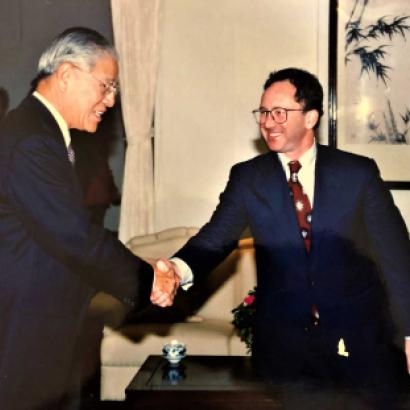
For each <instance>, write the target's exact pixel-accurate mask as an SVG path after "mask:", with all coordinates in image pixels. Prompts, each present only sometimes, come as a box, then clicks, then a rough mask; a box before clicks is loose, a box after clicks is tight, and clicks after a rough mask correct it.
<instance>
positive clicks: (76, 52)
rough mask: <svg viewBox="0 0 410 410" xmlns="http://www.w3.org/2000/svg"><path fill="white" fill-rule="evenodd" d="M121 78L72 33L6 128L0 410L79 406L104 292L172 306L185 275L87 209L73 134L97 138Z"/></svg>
mask: <svg viewBox="0 0 410 410" xmlns="http://www.w3.org/2000/svg"><path fill="white" fill-rule="evenodd" d="M117 76H118V63H117V55H116V53H115V50H114V49H113V47H112V46H111V45H110V44H109V43H108V42H107V40H106V39H105V38H104V37H102V36H101V35H100V34H99V33H97V32H95V31H93V30H90V29H86V28H74V29H68V30H66V31H65V32H63V33H62V34H60V35H59V36H57V37H56V38H55V39H54V40H53V42H52V43H51V44H50V46H49V47H47V49H46V50H45V51H44V52H43V54H42V55H41V58H40V61H39V65H38V75H37V78H36V80H35V81H34V92H33V93H32V94H30V95H29V96H27V97H26V98H25V99H24V100H23V102H22V103H21V104H20V106H19V107H18V108H17V109H15V110H13V111H11V112H10V113H9V114H8V116H7V117H6V118H5V119H4V120H3V122H2V124H1V126H0V238H1V246H0V409H4V410H11V409H13V410H20V409H30V410H32V409H63V408H66V407H65V406H69V405H70V406H71V404H70V400H68V399H67V397H64V396H66V395H68V396H69V395H70V394H71V393H72V392H71V390H70V389H71V388H72V387H78V386H71V382H72V380H70V379H71V377H72V375H73V371H74V368H75V366H74V363H73V358H74V356H75V354H76V350H77V349H78V345H77V343H78V341H79V333H80V329H81V327H82V325H83V322H84V319H85V315H86V312H87V308H88V306H89V303H90V300H91V297H92V296H93V295H94V294H95V293H96V291H99V290H101V291H105V292H107V293H110V294H112V295H113V296H115V297H116V298H118V299H119V300H121V301H123V302H124V303H126V304H129V305H130V306H133V307H135V308H141V307H143V306H145V305H147V304H148V303H149V300H150V297H151V300H152V301H153V302H155V303H156V304H158V305H160V306H168V305H170V304H171V303H172V300H173V296H174V294H175V290H176V286H177V284H178V277H176V276H175V275H174V274H173V272H171V271H169V272H167V273H165V272H162V271H160V270H158V269H155V270H154V269H153V268H152V267H151V265H148V264H147V263H145V262H144V261H142V260H141V259H139V258H138V257H136V256H135V255H133V254H132V253H131V252H130V251H129V250H128V249H126V248H125V247H124V246H123V245H122V244H121V243H120V242H119V241H118V240H117V239H116V238H114V236H113V235H112V234H110V233H109V232H108V231H105V230H104V229H103V228H101V227H98V226H93V225H91V224H90V221H89V219H88V214H87V211H86V210H85V209H84V208H83V205H82V203H83V199H82V193H81V192H80V185H79V183H78V181H77V179H76V175H75V169H74V162H75V155H74V153H73V150H72V148H71V140H70V132H69V130H70V129H72V128H76V129H79V130H84V131H88V132H95V131H96V129H97V127H98V125H99V123H100V122H101V121H102V118H103V115H104V113H105V112H106V111H107V110H108V109H109V108H111V107H112V106H113V105H114V103H115V96H116V93H117V92H118V82H117ZM164 263H165V262H164ZM164 270H166V269H164ZM154 278H155V283H153V280H154ZM74 382H76V381H74ZM71 408H72V407H70V409H71Z"/></svg>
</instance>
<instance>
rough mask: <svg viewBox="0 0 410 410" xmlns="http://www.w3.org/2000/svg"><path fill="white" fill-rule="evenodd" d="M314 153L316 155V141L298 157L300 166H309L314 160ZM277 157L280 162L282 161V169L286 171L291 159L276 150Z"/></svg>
mask: <svg viewBox="0 0 410 410" xmlns="http://www.w3.org/2000/svg"><path fill="white" fill-rule="evenodd" d="M316 155H317V145H316V142H314V143H313V144H312V146H311V147H310V148H309V149H308V150H307V151H306V152H305V153H304V154H303V155H302V156H301V157H300V158H299V159H298V161H299V162H300V165H302V168H303V167H305V169H306V168H308V167H311V166H312V165H313V164H314V163H315V161H316ZM278 157H279V159H280V162H281V163H282V167H283V169H284V170H285V171H286V170H288V169H289V168H288V164H289V162H290V161H291V160H290V159H289V157H287V156H286V154H284V153H283V152H278Z"/></svg>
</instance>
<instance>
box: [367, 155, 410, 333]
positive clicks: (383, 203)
mask: <svg viewBox="0 0 410 410" xmlns="http://www.w3.org/2000/svg"><path fill="white" fill-rule="evenodd" d="M372 167H373V168H372V173H371V177H370V179H369V181H368V184H367V189H366V192H365V201H364V218H365V223H366V226H367V229H368V232H369V234H370V238H371V241H372V247H373V249H374V250H375V255H376V259H377V262H378V265H379V266H380V268H381V271H382V274H383V280H384V282H385V285H386V287H387V292H388V296H389V300H390V303H391V304H392V307H393V311H394V313H395V314H397V315H398V316H399V317H398V320H399V322H400V324H401V326H402V327H403V330H404V331H405V334H406V335H410V242H409V235H408V232H407V228H406V225H405V223H404V221H403V218H402V216H401V214H400V212H399V210H398V209H397V207H396V206H395V204H394V202H393V198H392V196H391V193H390V191H389V190H388V189H387V187H386V186H385V184H384V182H383V181H382V179H381V178H380V173H379V170H378V168H377V165H376V164H375V163H374V162H373V163H372Z"/></svg>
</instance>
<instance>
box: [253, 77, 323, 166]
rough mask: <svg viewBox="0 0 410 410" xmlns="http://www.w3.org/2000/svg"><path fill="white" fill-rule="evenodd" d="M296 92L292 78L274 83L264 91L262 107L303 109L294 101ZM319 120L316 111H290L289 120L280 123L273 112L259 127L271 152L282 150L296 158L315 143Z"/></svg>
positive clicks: (293, 158)
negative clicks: (314, 128) (275, 119)
mask: <svg viewBox="0 0 410 410" xmlns="http://www.w3.org/2000/svg"><path fill="white" fill-rule="evenodd" d="M295 93H296V88H295V86H294V85H293V84H291V83H290V82H289V81H278V82H275V83H273V84H272V85H271V86H270V87H269V88H268V89H267V90H266V91H265V92H264V93H263V95H262V98H261V104H260V108H261V109H266V110H271V109H272V108H277V107H281V108H287V109H296V110H300V109H303V108H304V107H303V105H302V104H301V103H299V102H297V101H296V100H295ZM316 122H317V111H316V110H312V111H307V112H303V111H288V113H287V120H286V122H284V123H282V124H277V123H276V122H275V121H274V120H273V118H272V116H271V115H267V116H266V121H265V122H263V123H261V124H260V129H261V133H262V137H263V139H264V140H265V142H266V144H267V146H268V147H269V149H270V150H271V151H275V152H282V153H284V154H286V155H287V156H288V157H289V158H290V159H292V160H296V159H299V158H300V157H301V155H302V154H303V153H304V152H306V151H307V150H308V149H309V148H310V147H311V146H312V144H313V142H314V132H313V127H314V125H315V124H316Z"/></svg>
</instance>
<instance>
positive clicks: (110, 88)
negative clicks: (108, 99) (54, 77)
mask: <svg viewBox="0 0 410 410" xmlns="http://www.w3.org/2000/svg"><path fill="white" fill-rule="evenodd" d="M74 67H75V68H76V69H77V70H79V71H81V72H83V73H85V74H88V75H90V76H91V77H92V78H94V80H95V81H97V82H98V83H99V84H100V86H101V88H102V90H103V94H104V96H108V95H110V94H114V97H115V96H116V95H117V94H118V93H119V92H120V84H119V83H118V81H115V80H108V81H102V80H100V79H99V78H97V77H96V76H95V75H94V74H92V73H90V72H89V71H86V70H84V69H82V68H81V67H79V66H78V65H74Z"/></svg>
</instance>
